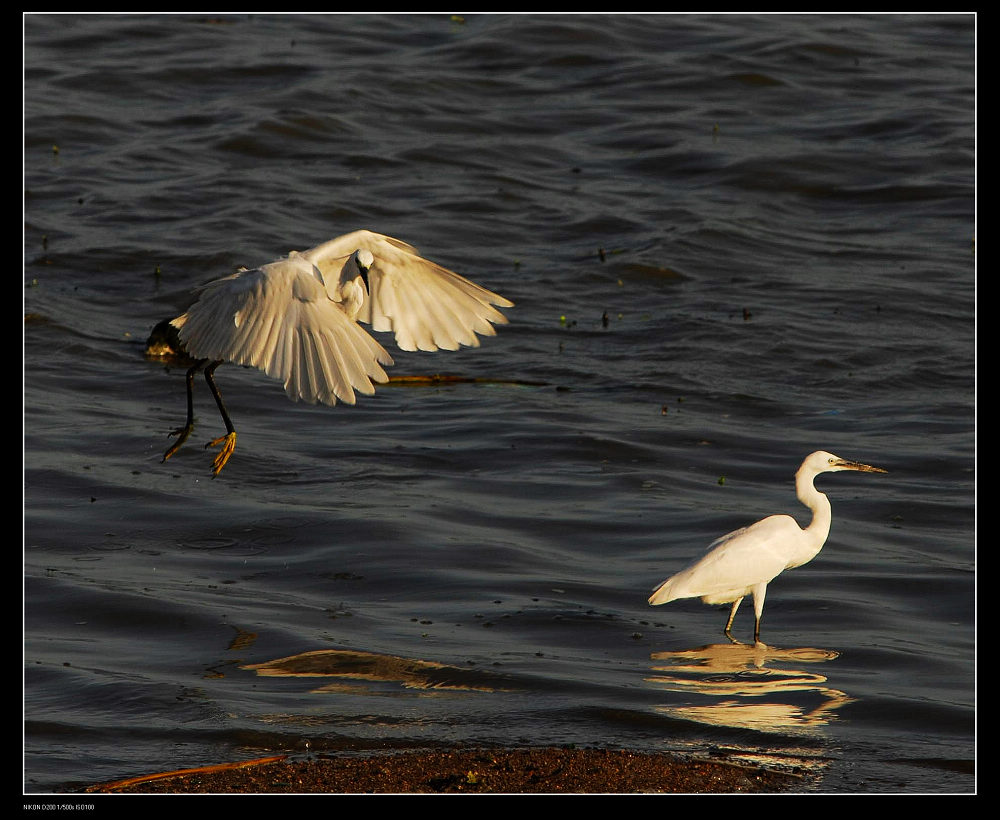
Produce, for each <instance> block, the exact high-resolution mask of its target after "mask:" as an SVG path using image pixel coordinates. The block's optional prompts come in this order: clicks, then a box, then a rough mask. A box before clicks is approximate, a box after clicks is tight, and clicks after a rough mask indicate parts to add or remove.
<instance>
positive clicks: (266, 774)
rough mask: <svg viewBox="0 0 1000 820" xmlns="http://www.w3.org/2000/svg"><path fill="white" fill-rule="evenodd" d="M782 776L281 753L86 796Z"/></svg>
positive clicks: (699, 781) (491, 756)
mask: <svg viewBox="0 0 1000 820" xmlns="http://www.w3.org/2000/svg"><path fill="white" fill-rule="evenodd" d="M806 785H807V784H806V781H805V779H804V778H803V777H801V776H799V775H796V774H793V773H787V772H776V771H772V770H768V769H762V768H750V767H746V766H737V765H733V764H729V763H724V762H715V761H702V760H684V759H679V758H677V757H674V756H671V755H667V754H649V753H637V752H629V751H624V750H603V749H551V748H546V749H516V750H510V749H454V750H448V751H430V752H428V751H421V752H412V751H409V752H397V753H392V754H377V755H367V756H353V755H352V756H346V755H345V756H337V757H332V756H329V757H328V756H315V757H313V758H310V759H308V760H298V759H296V760H292V759H288V758H286V757H273V758H262V759H260V760H255V761H246V762H242V763H230V764H223V765H220V766H207V767H203V768H199V769H188V770H182V771H175V772H163V773H159V774H152V775H148V776H145V777H139V778H130V779H128V780H121V781H116V782H114V783H104V784H98V785H95V786H91V787H90V788H89V789H87V792H89V793H91V794H100V793H103V794H108V793H118V794H121V793H129V794H232V793H240V794H275V793H294V794H320V793H322V794H444V793H467V794H560V793H561V794H622V793H687V794H704V793H710V792H712V793H747V792H756V793H768V792H792V791H798V790H800V789H802V788H803V787H804V786H806Z"/></svg>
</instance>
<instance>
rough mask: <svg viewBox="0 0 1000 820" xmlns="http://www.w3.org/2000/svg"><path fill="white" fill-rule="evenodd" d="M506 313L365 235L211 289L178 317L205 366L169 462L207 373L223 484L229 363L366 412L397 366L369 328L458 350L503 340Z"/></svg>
mask: <svg viewBox="0 0 1000 820" xmlns="http://www.w3.org/2000/svg"><path fill="white" fill-rule="evenodd" d="M494 305H497V306H499V307H513V302H510V301H508V300H507V299H504V298H503V297H502V296H499V295H498V294H496V293H493V292H491V291H489V290H486V288H483V287H480V286H479V285H477V284H475V283H473V282H470V281H469V280H468V279H465V278H463V277H461V276H459V275H458V274H457V273H453V272H452V271H450V270H447V269H445V268H442V267H441V266H440V265H437V264H435V263H434V262H431V261H429V260H427V259H423V258H422V257H420V256H419V255H418V254H417V251H416V249H415V248H413V247H411V246H410V245H407V244H406V243H405V242H401V241H399V240H398V239H393V238H392V237H390V236H384V235H383V234H379V233H373V232H372V231H364V230H362V231H354V232H353V233H349V234H345V235H344V236H341V237H338V238H336V239H331V240H330V241H329V242H325V243H323V244H322V245H319V246H317V247H315V248H313V249H312V250H308V251H303V252H301V253H299V252H297V251H292V252H291V253H289V254H288V256H287V257H285V258H284V259H279V260H277V261H276V262H271V263H270V264H267V265H262V266H261V267H259V268H256V269H255V270H246V269H245V268H241V269H240V270H239V271H237V272H236V273H234V274H232V275H231V276H226V277H224V278H222V279H217V280H215V281H214V282H209V283H208V284H207V285H203V286H202V287H201V288H199V290H198V298H197V300H196V301H195V303H194V304H193V305H192V306H191V307H190V308H188V310H187V312H186V313H184V314H183V315H181V316H178V317H177V318H176V319H173V320H171V324H172V325H173V326H174V327H176V328H177V333H178V337H179V339H180V342H181V344H182V345H183V346H184V348H185V350H186V351H187V353H188V354H190V356H191V357H192V358H194V359H196V360H197V361H196V363H195V364H194V365H193V366H192V367H191V368H190V369H189V370H188V372H187V423H186V424H185V426H184V427H181V428H179V429H177V430H174V431H173V432H172V433H171V435H176V436H177V437H178V438H177V441H176V442H175V443H174V445H173V446H172V447H171V448H170V449H169V450H167V452H166V453H165V454H164V456H163V461H166V460H167V459H168V458H170V457H171V456H172V455H173V454H174V453H176V452H177V450H178V449H179V448H180V446H181V445H182V444H183V443H184V440H185V439H186V438H187V437H188V435H189V434H190V433H191V430H192V428H193V427H194V400H193V398H192V385H193V381H194V376H195V374H196V373H197V372H198V371H199V370H201V369H202V368H204V370H205V380H206V381H207V382H208V386H209V388H210V389H211V391H212V395H213V396H214V397H215V402H216V404H217V405H218V408H219V412H220V413H221V414H222V420H223V422H225V425H226V434H225V435H223V436H220V437H219V438H217V439H215V440H214V441H211V442H209V444H207V445H206V446H207V447H215V446H219V445H221V448H220V450H219V453H218V454H217V455H216V457H215V461H214V463H213V470H212V474H213V477H214V476H217V475H218V474H219V471H220V470H222V468H223V467H224V466H225V465H226V462H227V461H228V460H229V457H230V456H231V455H232V454H233V449H234V448H235V447H236V429H235V428H234V427H233V423H232V421H231V420H230V418H229V414H228V413H227V412H226V408H225V405H224V404H223V402H222V396H221V395H220V393H219V389H218V387H217V386H216V384H215V378H214V374H215V369H216V368H217V367H218V366H219V365H220V364H222V363H223V362H232V363H234V364H240V365H248V366H251V367H257V368H259V369H260V370H263V371H264V372H265V373H266V374H267V375H269V376H272V377H274V378H277V379H281V380H282V381H283V382H284V385H285V392H286V393H287V394H288V396H289V398H291V399H292V400H295V401H297V400H300V399H301V400H303V401H307V402H309V403H311V404H314V403H316V402H317V401H319V402H322V403H323V404H328V405H334V404H336V403H337V400H338V399H339V400H340V401H342V402H345V403H346V404H354V402H355V397H354V392H355V391H358V392H360V393H365V394H368V395H370V394H372V393H374V392H375V386H374V384H373V382H382V383H384V382H386V381H388V377H387V376H386V374H385V371H384V370H383V369H382V366H383V365H391V364H392V357H391V356H390V355H389V354H388V353H387V352H386V350H385V348H383V347H382V345H380V344H379V343H378V342H377V341H375V339H374V338H372V337H371V336H369V335H368V333H367V332H366V331H365V330H363V329H362V328H361V326H360V325H359V324H358V322H365V323H367V324H369V325H371V327H372V329H373V330H376V331H387V332H392V333H394V334H395V339H396V344H397V345H399V347H400V348H401V349H403V350H438V349H444V350H457V349H458V347H459V346H460V345H466V346H470V347H476V346H478V345H479V339H478V337H477V336H476V334H477V333H478V334H480V335H483V336H493V335H495V334H496V331H495V330H494V328H493V325H494V324H505V323H506V322H507V319H506V317H505V316H504V315H503V314H502V313H500V311H498V310H497V309H496V308H495V307H493V306H494ZM491 323H492V324H491Z"/></svg>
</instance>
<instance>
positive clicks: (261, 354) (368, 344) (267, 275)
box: [174, 256, 392, 405]
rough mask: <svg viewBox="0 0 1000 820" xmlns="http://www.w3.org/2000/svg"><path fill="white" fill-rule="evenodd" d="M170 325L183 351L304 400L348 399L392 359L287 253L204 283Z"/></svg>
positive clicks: (378, 377)
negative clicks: (258, 374) (256, 376)
mask: <svg viewBox="0 0 1000 820" xmlns="http://www.w3.org/2000/svg"><path fill="white" fill-rule="evenodd" d="M174 324H175V325H176V326H177V327H178V332H179V336H180V339H181V341H182V342H183V343H184V345H185V347H186V348H187V349H188V351H189V352H190V353H191V355H193V356H195V357H197V358H200V359H201V358H205V359H213V360H215V359H223V360H225V361H230V362H234V363H235V364H242V365H248V366H251V367H257V368H259V369H261V370H263V371H264V372H265V373H267V374H268V375H269V376H272V377H274V378H277V379H280V380H281V381H282V382H283V383H284V385H285V392H286V393H287V394H288V395H289V397H290V398H292V399H296V400H297V399H301V400H303V401H307V402H310V403H315V402H317V401H320V402H323V403H324V404H330V405H333V404H336V402H337V399H340V400H341V401H343V402H346V403H348V404H354V402H355V397H354V391H355V390H357V391H359V392H361V393H365V394H371V393H373V392H374V391H375V387H374V385H373V384H372V380H374V381H377V382H385V381H388V377H387V376H386V373H385V371H384V370H383V369H382V365H390V364H392V357H390V356H389V354H388V353H387V352H386V351H385V349H384V348H383V347H382V346H381V345H380V344H379V343H378V342H376V341H375V340H374V339H373V338H372V337H371V336H369V335H368V334H367V333H366V332H365V331H364V330H363V329H362V328H361V327H360V326H359V325H357V324H356V323H355V322H353V321H352V320H351V319H349V318H348V317H347V315H346V314H345V313H344V311H343V310H342V309H341V307H340V305H338V304H337V303H335V302H331V301H330V300H329V298H327V294H326V291H325V289H324V287H323V283H322V281H321V280H320V279H319V278H318V277H317V276H316V275H315V271H314V270H313V269H312V265H310V264H309V263H307V262H306V261H305V260H302V259H301V258H296V257H295V256H292V257H290V258H288V259H282V260H279V261H278V262H272V263H271V264H269V265H264V266H263V267H261V268H258V269H256V270H252V271H241V272H239V273H236V274H233V275H232V276H229V277H226V278H224V279H219V280H216V281H215V282H210V283H209V284H208V285H206V286H205V287H204V288H203V289H202V291H201V294H200V297H199V299H198V301H197V302H195V304H194V305H192V306H191V308H190V309H189V310H188V312H187V313H185V314H184V315H183V316H180V317H178V318H177V319H175V320H174Z"/></svg>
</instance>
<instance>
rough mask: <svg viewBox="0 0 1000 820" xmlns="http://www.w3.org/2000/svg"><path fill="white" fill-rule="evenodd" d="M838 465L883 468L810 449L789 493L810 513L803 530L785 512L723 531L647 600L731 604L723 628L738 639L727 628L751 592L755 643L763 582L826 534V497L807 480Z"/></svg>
mask: <svg viewBox="0 0 1000 820" xmlns="http://www.w3.org/2000/svg"><path fill="white" fill-rule="evenodd" d="M839 470H860V471H861V472H864V473H884V472H886V471H885V470H883V469H882V468H880V467H870V466H869V465H867V464H859V463H857V462H855V461H845V460H844V459H842V458H839V457H837V456H835V455H833V454H832V453H827V452H824V451H823V450H819V451H817V452H815V453H812V454H811V455H809V456H807V457H806V459H805V461H803V462H802V466H801V467H799V470H798V472H797V473H796V474H795V493H796V495H797V496H798V499H799V501H801V502H802V503H803V504H805V505H806V506H807V507H808V508H809V509H810V510H812V514H813V517H812V522H811V523H810V524H809V526H808V527H806V528H804V529H803V528H802V527H800V526H799V525H798V523H797V522H796V521H795V519H794V518H792V517H791V516H790V515H771V516H768V517H767V518H764V519H763V520H761V521H758V522H757V523H756V524H751V525H750V526H749V527H744V528H743V529H739V530H736V531H735V532H731V533H729V535H724V536H722V537H721V538H719V539H717V540H716V541H713V542H712V543H711V544H709V546H708V553H707V554H706V555H705V556H704V557H703V558H701V559H700V560H698V561H696V562H694V563H693V564H691V565H690V566H689V567H688V568H687V569H684V570H681V571H680V572H678V573H677V574H676V575H673V576H671V577H670V578H668V579H667V580H666V581H664V582H663V583H662V584H660V585H659V586H658V587H657V588H656V590H655V591H654V592H653V594H652V595H651V596H650V597H649V603H651V604H653V605H656V604H666V603H669V602H670V601H676V600H678V599H679V598H701V600H702V601H704V602H705V603H706V604H728V603H732V605H733V608H732V609H731V610H730V611H729V620H728V621H727V622H726V628H725V630H724V631H725V634H726V637H728V638H729V640H731V641H732V642H733V643H738V641H737V640H736V639H735V638H734V637H733V636H732V633H731V632H730V629H731V628H732V626H733V619H734V618H735V617H736V610H737V609H739V606H740V602H741V601H742V600H743V598H744V597H745V596H746V595H750V594H752V595H753V606H754V627H753V639H754V642H755V643H759V642H760V616H761V613H762V612H763V610H764V593H765V592H766V591H767V585H768V583H769V582H770V581H772V580H773V579H774V578H776V577H777V576H778V575H780V574H781V573H782V572H783V571H784V570H786V569H792V568H793V567H800V566H802V565H803V564H805V563H807V562H809V561H811V560H812V559H813V558H815V557H816V555H817V554H818V553H819V551H820V550H821V549H822V548H823V544H825V543H826V538H827V536H828V535H829V534H830V521H831V518H832V514H831V510H830V501H829V499H828V498H827V497H826V496H825V495H824V494H823V493H821V492H820V491H819V490H817V489H816V488H815V487H814V486H813V479H814V478H815V477H816V476H818V475H819V474H820V473H830V472H837V471H839Z"/></svg>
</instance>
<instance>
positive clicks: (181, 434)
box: [160, 359, 208, 464]
mask: <svg viewBox="0 0 1000 820" xmlns="http://www.w3.org/2000/svg"><path fill="white" fill-rule="evenodd" d="M207 361H208V359H201V360H200V361H197V362H195V363H194V364H193V365H191V367H189V368H188V372H187V375H186V376H185V377H184V378H185V381H186V383H187V422H186V423H185V424H184V426H183V427H178V428H177V429H176V430H171V431H170V433H169V435H171V436H177V441H175V442H174V443H173V445H172V446H171V447H170V449H169V450H167V452H166V453H164V454H163V459H162V460H161V462H160V463H161V464H162V463H163V462H164V461H166V460H167V459H168V458H170V456H172V455H173V454H174V453H176V452H177V451H178V450H179V449H180V448H181V445H182V444H183V443H184V442H185V441H186V440H187V437H188V436H189V435H191V431H192V430H193V429H194V375H195V373H197V372H198V371H199V370H201V369H202V368H203V367H204V366H205V362H207Z"/></svg>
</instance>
